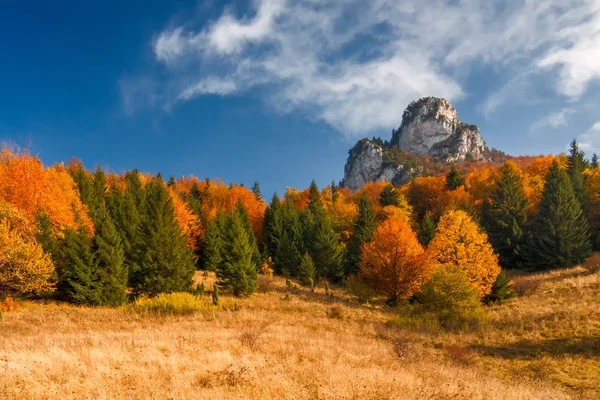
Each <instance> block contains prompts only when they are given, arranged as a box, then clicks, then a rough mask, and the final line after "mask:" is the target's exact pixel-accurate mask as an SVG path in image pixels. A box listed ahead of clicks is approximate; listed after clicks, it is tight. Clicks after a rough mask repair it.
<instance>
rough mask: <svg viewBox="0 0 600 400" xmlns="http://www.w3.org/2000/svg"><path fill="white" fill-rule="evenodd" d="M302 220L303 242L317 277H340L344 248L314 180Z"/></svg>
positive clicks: (342, 267)
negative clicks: (314, 266) (315, 269)
mask: <svg viewBox="0 0 600 400" xmlns="http://www.w3.org/2000/svg"><path fill="white" fill-rule="evenodd" d="M302 220H303V223H302V225H303V230H304V237H305V241H304V243H305V246H306V249H307V250H308V252H309V254H310V256H311V257H312V259H313V261H314V262H315V265H316V266H317V271H318V277H319V278H321V277H324V278H331V279H341V278H342V277H343V276H344V266H343V254H344V248H343V246H342V244H341V242H340V238H339V235H338V234H337V233H336V232H335V230H334V229H333V227H332V225H331V221H330V220H329V217H328V216H327V212H326V211H325V207H324V206H323V202H322V200H321V194H320V193H319V188H318V187H317V185H316V183H315V181H314V180H313V181H312V183H311V185H310V191H309V195H308V205H307V207H306V209H305V210H304V212H303V214H302Z"/></svg>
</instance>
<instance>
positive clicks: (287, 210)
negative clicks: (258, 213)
mask: <svg viewBox="0 0 600 400" xmlns="http://www.w3.org/2000/svg"><path fill="white" fill-rule="evenodd" d="M277 212H278V215H279V218H278V221H279V225H280V226H281V234H280V238H279V241H278V242H277V247H276V249H275V255H274V258H273V260H274V262H275V263H274V269H275V272H276V273H278V274H284V275H287V274H289V275H290V276H296V275H297V274H298V266H299V265H300V256H301V255H302V251H303V247H304V244H303V232H302V225H301V224H300V218H299V215H298V211H297V210H296V209H295V208H294V206H293V205H291V204H289V203H286V204H285V205H283V206H282V207H280V208H279V209H278V211H277Z"/></svg>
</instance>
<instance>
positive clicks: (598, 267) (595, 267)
mask: <svg viewBox="0 0 600 400" xmlns="http://www.w3.org/2000/svg"><path fill="white" fill-rule="evenodd" d="M583 267H584V268H585V269H586V270H587V271H588V272H589V273H590V274H595V273H596V272H598V271H600V256H599V255H595V256H593V257H590V258H589V259H588V260H587V261H586V262H585V264H583Z"/></svg>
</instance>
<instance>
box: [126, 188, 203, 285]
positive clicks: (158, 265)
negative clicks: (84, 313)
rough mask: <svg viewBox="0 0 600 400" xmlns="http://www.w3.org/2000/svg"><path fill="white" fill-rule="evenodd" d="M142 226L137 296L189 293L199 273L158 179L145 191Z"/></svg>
mask: <svg viewBox="0 0 600 400" xmlns="http://www.w3.org/2000/svg"><path fill="white" fill-rule="evenodd" d="M145 191H146V196H145V204H144V205H145V207H144V213H143V217H142V221H141V224H140V237H141V241H140V244H139V249H140V251H139V256H140V257H139V269H138V270H137V271H135V272H134V275H133V279H132V282H131V283H132V286H133V289H134V292H135V293H136V294H148V295H156V294H158V293H163V292H167V293H168V292H181V291H188V290H189V289H190V288H191V285H192V281H193V277H194V273H195V271H196V266H195V260H194V254H193V250H192V249H190V248H189V247H187V240H186V237H185V236H184V235H183V234H182V232H181V228H180V227H179V224H178V223H177V220H176V219H175V209H174V206H173V202H172V200H171V197H170V195H169V192H168V190H167V188H166V186H165V185H164V182H163V181H162V180H161V179H159V178H155V179H153V180H151V181H150V182H148V184H147V185H146V188H145Z"/></svg>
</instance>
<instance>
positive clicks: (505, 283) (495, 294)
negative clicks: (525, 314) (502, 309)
mask: <svg viewBox="0 0 600 400" xmlns="http://www.w3.org/2000/svg"><path fill="white" fill-rule="evenodd" d="M514 295H515V293H514V291H513V288H512V286H511V285H510V279H509V278H508V276H506V274H505V273H504V271H502V272H500V274H498V276H497V277H496V281H494V285H493V286H492V291H491V292H490V293H489V294H487V295H485V296H484V297H483V300H482V301H483V302H484V303H485V304H488V305H491V304H502V303H503V302H504V301H505V300H508V299H510V298H511V297H514Z"/></svg>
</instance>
